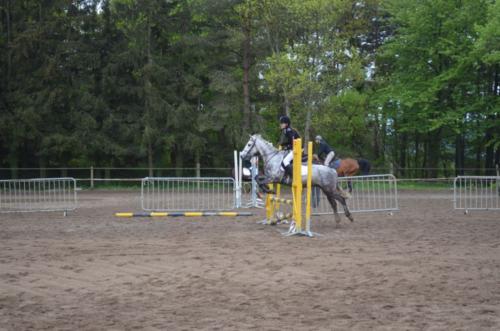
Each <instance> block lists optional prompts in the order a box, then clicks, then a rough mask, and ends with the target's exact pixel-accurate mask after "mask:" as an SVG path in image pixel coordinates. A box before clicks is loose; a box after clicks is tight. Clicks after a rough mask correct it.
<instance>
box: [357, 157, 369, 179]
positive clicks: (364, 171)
mask: <svg viewBox="0 0 500 331" xmlns="http://www.w3.org/2000/svg"><path fill="white" fill-rule="evenodd" d="M357 161H358V164H359V170H360V171H361V175H363V176H366V175H368V174H369V173H370V170H371V168H372V165H371V163H370V161H368V160H365V159H358V160H357Z"/></svg>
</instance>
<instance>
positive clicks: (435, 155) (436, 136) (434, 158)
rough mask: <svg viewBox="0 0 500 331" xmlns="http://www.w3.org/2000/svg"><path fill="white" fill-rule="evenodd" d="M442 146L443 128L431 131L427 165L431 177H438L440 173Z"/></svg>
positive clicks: (428, 142)
mask: <svg viewBox="0 0 500 331" xmlns="http://www.w3.org/2000/svg"><path fill="white" fill-rule="evenodd" d="M440 147H441V129H439V130H437V131H433V132H430V133H429V135H428V141H427V157H426V158H427V166H428V167H429V168H430V169H429V172H428V175H429V176H428V177H429V178H437V177H438V175H439V171H438V168H439V160H440V154H441V153H440Z"/></svg>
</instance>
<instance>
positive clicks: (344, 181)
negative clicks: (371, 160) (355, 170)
mask: <svg viewBox="0 0 500 331" xmlns="http://www.w3.org/2000/svg"><path fill="white" fill-rule="evenodd" d="M349 182H351V185H352V188H353V189H352V192H351V197H350V198H349V199H347V205H348V207H349V210H350V211H351V212H376V211H386V212H391V211H395V210H399V205H398V190H397V180H396V177H394V176H393V175H389V174H388V175H369V176H355V177H341V178H339V186H340V187H341V188H342V189H343V190H344V191H348V189H349V188H348V183H349ZM320 192H321V191H320V190H319V189H318V188H316V187H314V188H313V190H312V201H311V203H312V206H311V207H312V210H313V215H324V214H333V211H332V208H331V206H330V203H329V202H328V200H327V198H326V197H325V195H324V194H321V193H320ZM337 206H338V208H339V212H343V210H342V208H341V207H340V204H338V203H337Z"/></svg>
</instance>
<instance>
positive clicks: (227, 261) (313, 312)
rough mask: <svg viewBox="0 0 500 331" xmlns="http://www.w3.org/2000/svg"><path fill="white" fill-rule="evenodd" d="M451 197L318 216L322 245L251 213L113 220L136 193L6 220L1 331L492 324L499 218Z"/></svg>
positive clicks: (133, 202)
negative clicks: (66, 211) (389, 210)
mask: <svg viewBox="0 0 500 331" xmlns="http://www.w3.org/2000/svg"><path fill="white" fill-rule="evenodd" d="M451 198H452V197H451V194H449V192H437V193H433V192H404V191H403V192H400V206H401V211H400V212H397V213H396V214H394V215H393V216H389V215H387V214H385V213H378V214H377V213H371V214H355V217H356V220H355V222H354V223H348V222H347V221H346V219H345V218H344V217H343V216H342V218H343V222H342V225H341V227H339V228H336V227H335V225H334V222H333V219H332V217H330V216H323V217H320V218H315V219H314V221H313V230H314V231H316V232H319V233H321V234H322V236H320V237H316V238H313V239H309V238H299V237H294V238H285V237H283V236H282V235H281V232H283V231H285V230H286V227H284V226H281V227H271V226H263V225H258V224H256V221H257V220H259V219H262V218H263V213H262V211H257V213H259V214H260V215H258V216H255V217H248V218H237V219H231V218H225V219H224V218H190V219H186V218H175V219H161V220H160V219H137V218H136V219H118V218H115V217H114V216H113V213H114V212H116V211H139V208H138V206H139V201H138V198H137V193H134V192H95V191H94V192H80V193H79V200H80V208H79V209H78V210H77V211H76V212H73V213H71V214H70V215H69V216H68V217H66V218H65V217H63V216H62V214H61V213H37V214H0V329H1V330H30V329H36V330H45V329H49V330H133V329H148V330H154V329H159V330H200V329H207V330H249V329H253V330H372V329H378V330H499V329H500V254H499V253H500V212H498V211H497V212H493V211H490V212H473V213H471V214H469V215H464V214H463V213H462V212H460V211H454V210H453V209H452V201H451Z"/></svg>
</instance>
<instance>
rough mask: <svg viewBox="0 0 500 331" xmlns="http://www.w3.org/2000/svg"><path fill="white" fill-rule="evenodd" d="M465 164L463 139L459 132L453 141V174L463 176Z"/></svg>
mask: <svg viewBox="0 0 500 331" xmlns="http://www.w3.org/2000/svg"><path fill="white" fill-rule="evenodd" d="M464 166H465V139H464V135H463V134H459V135H458V136H457V138H456V141H455V175H456V176H463V175H464Z"/></svg>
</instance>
